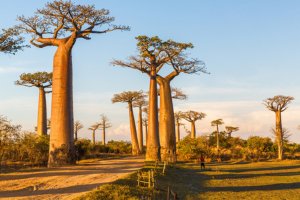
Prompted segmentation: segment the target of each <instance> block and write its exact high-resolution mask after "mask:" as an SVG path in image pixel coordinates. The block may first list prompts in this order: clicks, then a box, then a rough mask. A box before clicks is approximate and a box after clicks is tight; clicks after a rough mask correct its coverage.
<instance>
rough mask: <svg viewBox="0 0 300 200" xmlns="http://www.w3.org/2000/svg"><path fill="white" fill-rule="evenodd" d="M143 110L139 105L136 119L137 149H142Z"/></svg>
mask: <svg viewBox="0 0 300 200" xmlns="http://www.w3.org/2000/svg"><path fill="white" fill-rule="evenodd" d="M142 114H143V111H142V107H141V106H140V107H139V121H138V140H139V149H140V151H141V152H142V151H143V146H144V145H143V116H142Z"/></svg>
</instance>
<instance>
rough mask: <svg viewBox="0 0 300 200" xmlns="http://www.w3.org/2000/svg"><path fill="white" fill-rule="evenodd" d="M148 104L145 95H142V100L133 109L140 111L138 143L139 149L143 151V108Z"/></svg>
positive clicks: (134, 103)
mask: <svg viewBox="0 0 300 200" xmlns="http://www.w3.org/2000/svg"><path fill="white" fill-rule="evenodd" d="M147 105H148V102H147V101H146V100H145V95H142V96H141V98H140V99H138V100H137V101H135V102H133V107H137V108H138V109H139V117H138V143H139V148H140V150H141V151H143V146H144V145H143V108H144V106H147Z"/></svg>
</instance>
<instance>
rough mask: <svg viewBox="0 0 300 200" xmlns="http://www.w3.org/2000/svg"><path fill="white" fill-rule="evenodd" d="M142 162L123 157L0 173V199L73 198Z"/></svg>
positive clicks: (125, 172) (142, 161)
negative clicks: (74, 164)
mask: <svg viewBox="0 0 300 200" xmlns="http://www.w3.org/2000/svg"><path fill="white" fill-rule="evenodd" d="M143 165H144V158H141V157H127V158H121V159H111V160H100V161H93V162H89V163H84V164H79V165H76V166H68V167H62V168H51V169H47V168H43V169H33V170H30V171H29V170H27V171H22V172H14V173H7V174H0V199H34V200H38V199H51V200H54V199H73V198H75V197H78V196H80V195H82V194H84V193H85V192H87V191H90V190H93V189H95V188H96V187H97V186H100V185H102V184H105V183H109V182H112V181H114V180H116V179H119V178H121V177H123V176H126V175H127V174H129V173H132V172H134V171H136V170H138V169H139V168H141V167H142V166H143Z"/></svg>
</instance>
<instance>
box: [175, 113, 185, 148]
mask: <svg viewBox="0 0 300 200" xmlns="http://www.w3.org/2000/svg"><path fill="white" fill-rule="evenodd" d="M174 117H175V125H176V143H178V142H179V141H180V126H181V125H183V123H181V119H182V118H183V116H182V112H180V111H179V112H175V113H174Z"/></svg>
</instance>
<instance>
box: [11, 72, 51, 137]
mask: <svg viewBox="0 0 300 200" xmlns="http://www.w3.org/2000/svg"><path fill="white" fill-rule="evenodd" d="M15 84H16V85H21V86H25V87H37V88H38V89H39V101H38V102H39V103H38V117H37V133H38V135H47V104H46V93H47V92H48V91H46V90H45V89H48V88H51V86H52V73H48V72H36V73H23V74H21V75H20V79H19V80H17V81H16V82H15Z"/></svg>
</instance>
